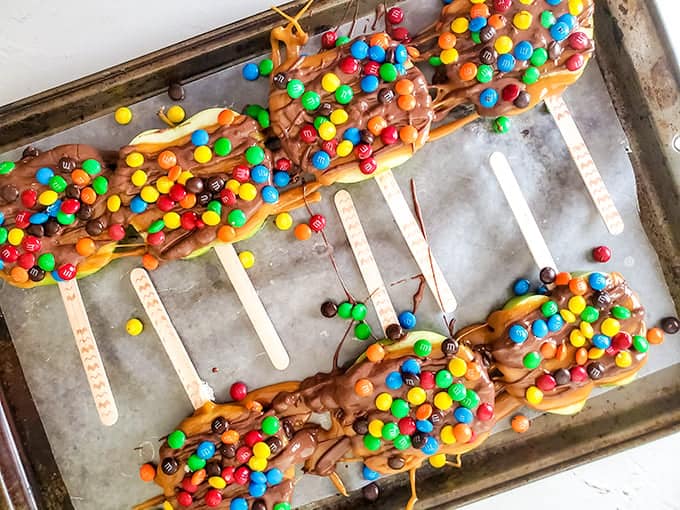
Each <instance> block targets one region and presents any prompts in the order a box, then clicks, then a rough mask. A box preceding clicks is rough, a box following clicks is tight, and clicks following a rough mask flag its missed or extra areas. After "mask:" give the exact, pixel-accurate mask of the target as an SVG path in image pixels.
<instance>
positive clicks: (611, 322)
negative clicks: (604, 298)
mask: <svg viewBox="0 0 680 510" xmlns="http://www.w3.org/2000/svg"><path fill="white" fill-rule="evenodd" d="M620 329H621V324H619V321H617V320H616V319H612V318H611V317H609V318H607V319H605V320H603V321H602V324H601V325H600V330H601V331H602V334H603V335H607V336H608V337H613V336H614V335H616V333H618V332H619V330H620Z"/></svg>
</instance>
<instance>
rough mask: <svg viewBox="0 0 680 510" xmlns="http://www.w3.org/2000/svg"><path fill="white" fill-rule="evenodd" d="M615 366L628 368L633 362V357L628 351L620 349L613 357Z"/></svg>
mask: <svg viewBox="0 0 680 510" xmlns="http://www.w3.org/2000/svg"><path fill="white" fill-rule="evenodd" d="M614 361H615V362H616V366H617V367H619V368H628V367H629V366H631V365H632V364H633V357H632V356H631V355H630V352H628V351H621V352H619V353H618V354H617V355H616V358H615V359H614Z"/></svg>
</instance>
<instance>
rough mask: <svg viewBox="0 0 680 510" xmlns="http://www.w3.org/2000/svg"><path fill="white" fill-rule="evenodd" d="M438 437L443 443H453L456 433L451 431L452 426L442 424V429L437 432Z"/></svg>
mask: <svg viewBox="0 0 680 510" xmlns="http://www.w3.org/2000/svg"><path fill="white" fill-rule="evenodd" d="M439 439H441V440H442V443H444V444H453V443H455V442H456V435H455V434H454V433H453V427H452V426H451V425H444V426H443V427H442V431H441V432H440V433H439Z"/></svg>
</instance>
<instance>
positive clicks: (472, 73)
mask: <svg viewBox="0 0 680 510" xmlns="http://www.w3.org/2000/svg"><path fill="white" fill-rule="evenodd" d="M458 76H460V79H461V80H463V81H469V80H473V79H474V78H475V77H476V76H477V66H476V65H475V64H473V63H472V62H466V63H464V64H463V65H462V66H460V69H459V70H458Z"/></svg>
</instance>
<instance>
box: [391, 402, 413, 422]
mask: <svg viewBox="0 0 680 510" xmlns="http://www.w3.org/2000/svg"><path fill="white" fill-rule="evenodd" d="M410 410H411V408H410V407H409V405H408V402H406V400H404V399H401V398H395V399H394V401H393V402H392V405H391V406H390V412H391V413H392V416H394V417H395V418H398V419H401V418H406V417H407V416H408V413H409V411H410Z"/></svg>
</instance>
